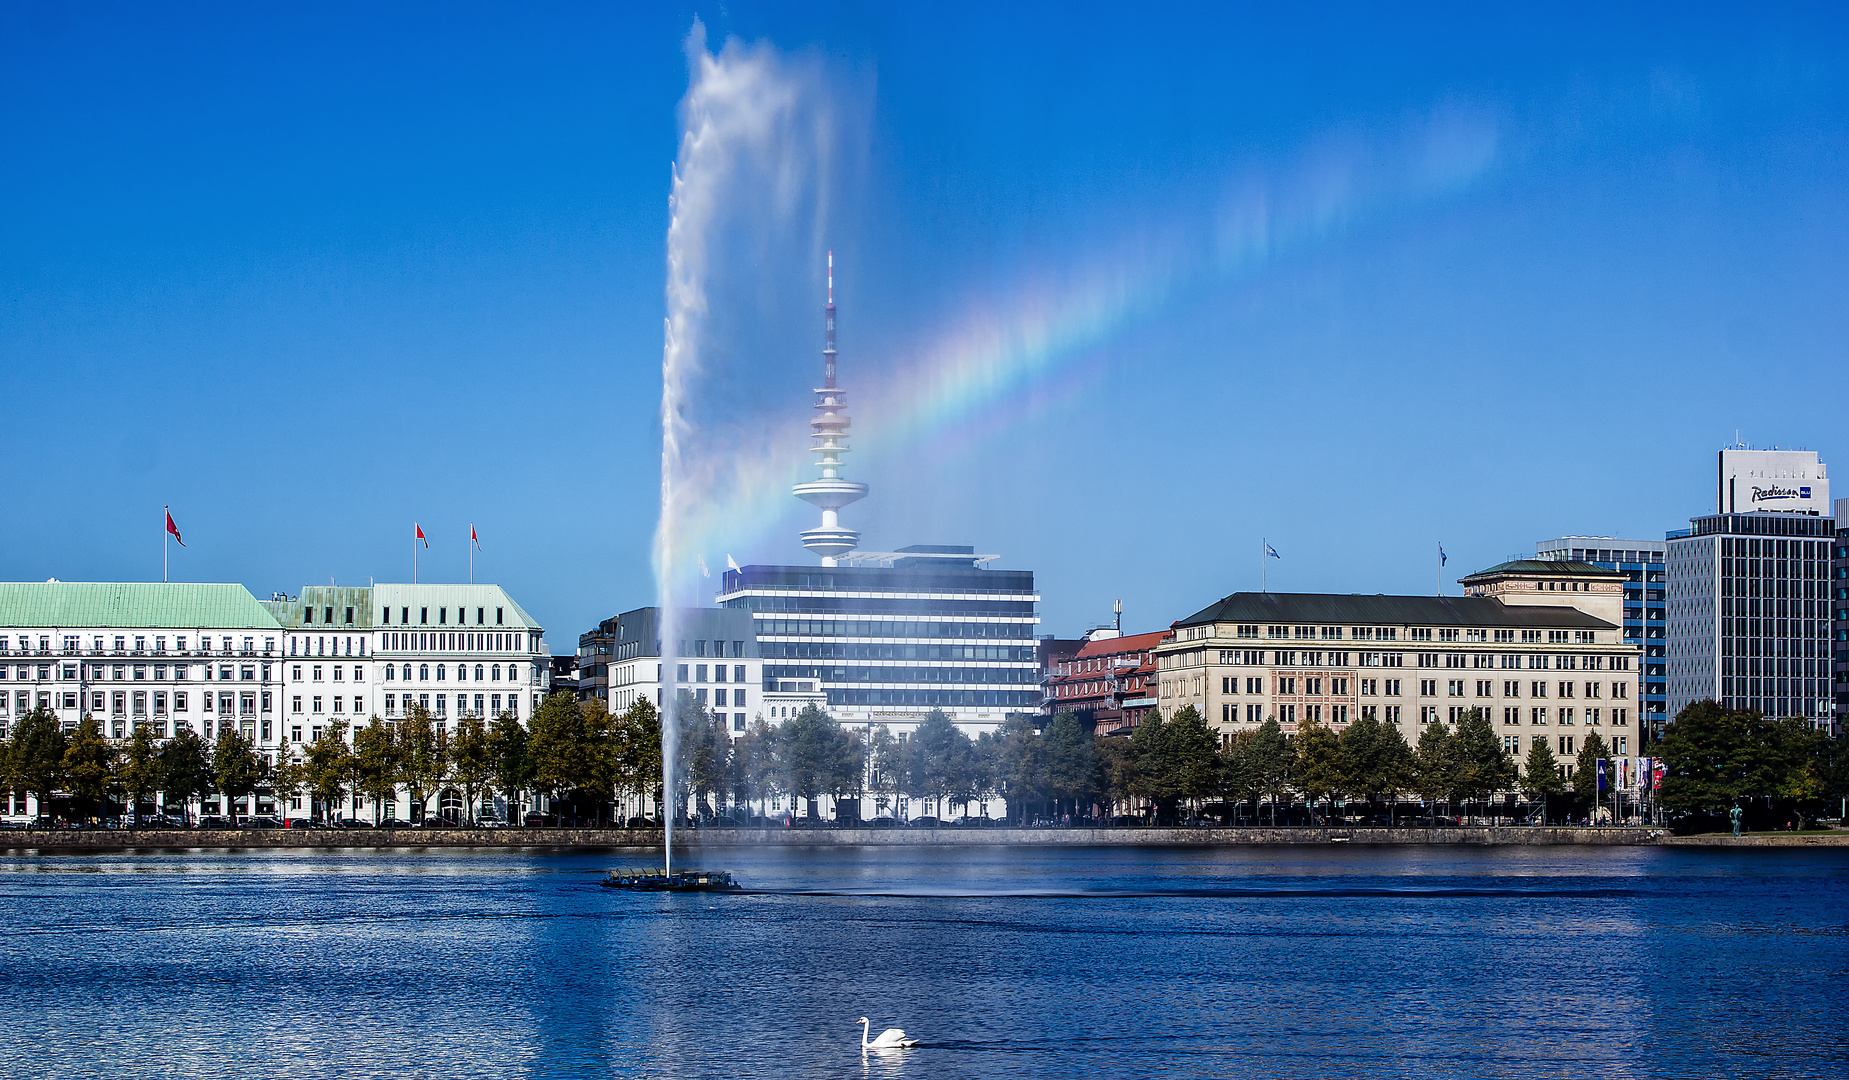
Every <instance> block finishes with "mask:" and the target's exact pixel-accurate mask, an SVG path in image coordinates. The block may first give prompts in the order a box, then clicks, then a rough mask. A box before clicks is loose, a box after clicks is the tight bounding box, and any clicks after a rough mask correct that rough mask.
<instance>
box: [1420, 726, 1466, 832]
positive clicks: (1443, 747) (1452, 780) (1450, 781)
mask: <svg viewBox="0 0 1849 1080" xmlns="http://www.w3.org/2000/svg"><path fill="white" fill-rule="evenodd" d="M1457 776H1458V760H1457V746H1456V744H1455V743H1453V742H1452V741H1451V733H1450V732H1449V731H1447V730H1446V729H1445V726H1444V725H1443V724H1440V723H1437V722H1433V723H1430V724H1427V725H1425V730H1424V731H1422V732H1420V733H1419V748H1418V749H1417V750H1415V751H1414V752H1413V790H1415V791H1417V792H1418V793H1419V794H1420V795H1421V796H1423V797H1424V798H1425V799H1426V800H1427V801H1428V802H1429V803H1431V804H1432V812H1433V813H1434V814H1436V813H1437V804H1438V803H1439V802H1441V801H1443V800H1445V799H1448V798H1450V796H1451V793H1452V792H1453V791H1455V790H1456V789H1457Z"/></svg>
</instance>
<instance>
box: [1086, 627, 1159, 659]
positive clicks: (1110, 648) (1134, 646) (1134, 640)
mask: <svg viewBox="0 0 1849 1080" xmlns="http://www.w3.org/2000/svg"><path fill="white" fill-rule="evenodd" d="M1172 632H1173V631H1170V630H1157V631H1156V632H1155V633H1153V634H1126V635H1125V636H1123V637H1114V638H1102V639H1100V640H1097V641H1087V642H1086V643H1085V644H1084V645H1083V646H1082V647H1081V648H1080V649H1079V651H1078V653H1077V655H1076V657H1075V658H1076V659H1079V660H1091V659H1094V658H1096V657H1100V656H1116V655H1117V654H1118V653H1133V652H1143V651H1144V650H1146V649H1153V648H1155V647H1156V646H1157V645H1160V644H1162V639H1163V638H1165V637H1167V636H1169V634H1171V633H1172Z"/></svg>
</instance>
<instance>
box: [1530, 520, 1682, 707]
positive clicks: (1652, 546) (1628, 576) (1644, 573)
mask: <svg viewBox="0 0 1849 1080" xmlns="http://www.w3.org/2000/svg"><path fill="white" fill-rule="evenodd" d="M1668 551H1669V545H1668V544H1667V543H1665V542H1664V541H1662V540H1615V539H1613V538H1611V537H1609V536H1562V537H1559V538H1558V539H1554V540H1542V541H1540V542H1539V543H1537V544H1535V552H1534V557H1535V558H1537V559H1540V560H1542V561H1543V562H1549V561H1552V562H1583V563H1590V564H1591V565H1593V566H1599V567H1603V568H1605V569H1607V570H1616V571H1618V572H1619V573H1621V574H1623V575H1624V640H1625V642H1626V643H1627V644H1631V645H1635V646H1637V647H1638V648H1639V649H1641V650H1642V651H1643V696H1642V697H1641V698H1640V699H1639V701H1638V703H1637V707H1638V711H1639V712H1641V713H1642V714H1643V715H1642V717H1641V721H1642V723H1641V726H1640V728H1639V734H1641V735H1642V736H1643V737H1644V739H1645V740H1651V739H1655V738H1657V737H1659V736H1660V735H1662V733H1663V722H1664V721H1665V720H1666V719H1667V718H1668V712H1667V709H1668V700H1669V699H1668V695H1667V694H1666V692H1665V691H1666V689H1667V684H1666V683H1665V679H1666V678H1667V675H1666V674H1665V671H1666V670H1667V669H1666V665H1667V664H1668V659H1667V654H1668V649H1669V641H1668V634H1669V630H1668V626H1669V624H1668V621H1667V620H1668V600H1667V593H1668V584H1667V582H1666V579H1665V573H1666V571H1665V567H1664V560H1665V559H1666V558H1667V556H1668Z"/></svg>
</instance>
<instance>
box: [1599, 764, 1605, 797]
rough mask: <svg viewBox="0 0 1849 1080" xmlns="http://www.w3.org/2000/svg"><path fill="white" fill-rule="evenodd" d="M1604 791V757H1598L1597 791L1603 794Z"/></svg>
mask: <svg viewBox="0 0 1849 1080" xmlns="http://www.w3.org/2000/svg"><path fill="white" fill-rule="evenodd" d="M1604 791H1605V759H1604V758H1600V759H1599V792H1600V793H1601V794H1603V793H1604Z"/></svg>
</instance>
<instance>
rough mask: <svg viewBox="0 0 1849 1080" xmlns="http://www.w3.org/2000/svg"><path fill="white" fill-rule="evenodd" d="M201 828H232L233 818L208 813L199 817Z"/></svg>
mask: <svg viewBox="0 0 1849 1080" xmlns="http://www.w3.org/2000/svg"><path fill="white" fill-rule="evenodd" d="M199 828H201V829H229V828H231V819H230V818H226V817H220V816H219V815H217V814H207V815H205V816H204V817H201V818H200V819H199Z"/></svg>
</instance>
